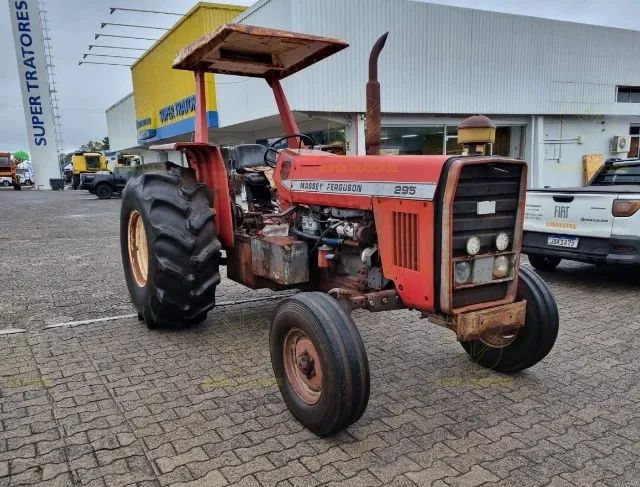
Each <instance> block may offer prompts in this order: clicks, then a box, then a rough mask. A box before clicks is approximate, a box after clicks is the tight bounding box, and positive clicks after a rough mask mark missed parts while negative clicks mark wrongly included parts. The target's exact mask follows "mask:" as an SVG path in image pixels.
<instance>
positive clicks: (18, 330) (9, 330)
mask: <svg viewBox="0 0 640 487" xmlns="http://www.w3.org/2000/svg"><path fill="white" fill-rule="evenodd" d="M26 331H27V330H25V329H23V328H6V329H4V330H0V335H15V334H16V333H25V332H26Z"/></svg>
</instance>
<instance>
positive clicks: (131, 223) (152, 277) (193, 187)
mask: <svg viewBox="0 0 640 487" xmlns="http://www.w3.org/2000/svg"><path fill="white" fill-rule="evenodd" d="M213 217H214V211H213V209H212V208H211V195H210V193H209V190H208V189H207V188H206V186H205V185H203V184H201V183H198V182H197V181H196V179H195V175H194V172H193V171H192V170H191V169H186V168H182V167H179V166H176V165H173V164H171V163H169V164H167V169H166V170H165V171H162V172H158V171H156V172H143V173H140V174H138V175H136V176H135V177H133V178H132V179H131V181H129V183H128V184H127V186H126V188H125V190H124V192H123V198H122V209H121V212H120V248H121V254H122V263H123V267H124V274H125V279H126V281H127V287H128V288H129V293H130V294H131V299H132V301H133V304H134V306H135V307H136V310H137V311H138V313H139V315H141V316H143V317H144V321H145V322H146V324H147V326H148V327H149V328H159V327H174V328H176V327H182V326H185V325H190V324H194V323H198V322H200V321H203V320H204V319H205V318H206V316H207V312H208V311H209V310H210V309H211V308H213V306H214V305H215V291H216V286H217V285H218V283H219V282H220V274H219V272H218V268H219V262H220V241H219V240H218V238H217V232H216V228H215V225H214V219H213Z"/></svg>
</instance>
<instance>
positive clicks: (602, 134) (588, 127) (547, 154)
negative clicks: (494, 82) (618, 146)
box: [535, 116, 640, 187]
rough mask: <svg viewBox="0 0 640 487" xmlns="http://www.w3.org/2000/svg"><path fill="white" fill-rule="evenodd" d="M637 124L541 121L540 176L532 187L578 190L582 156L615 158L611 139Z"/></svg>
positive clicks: (585, 118) (634, 120)
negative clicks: (564, 187)
mask: <svg viewBox="0 0 640 487" xmlns="http://www.w3.org/2000/svg"><path fill="white" fill-rule="evenodd" d="M638 122H640V117H612V116H606V117H604V116H598V117H589V116H579V117H576V116H565V117H558V116H546V117H544V121H543V130H542V136H541V138H540V142H542V144H541V145H542V147H543V149H542V150H541V151H540V154H539V155H538V157H537V159H536V161H535V162H536V164H538V166H539V168H540V172H539V174H540V176H539V178H538V179H537V180H536V181H535V185H536V186H537V187H544V186H550V187H562V186H581V185H582V182H583V181H582V156H583V155H585V154H594V153H595V154H603V155H604V157H605V158H608V157H614V156H616V154H613V153H612V152H611V151H610V144H611V138H612V137H613V136H615V135H628V134H629V127H630V125H631V124H632V123H638ZM618 157H626V154H622V155H618Z"/></svg>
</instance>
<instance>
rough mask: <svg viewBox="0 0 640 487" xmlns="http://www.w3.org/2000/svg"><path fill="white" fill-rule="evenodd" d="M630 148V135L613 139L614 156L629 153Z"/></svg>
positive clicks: (612, 150) (617, 136)
mask: <svg viewBox="0 0 640 487" xmlns="http://www.w3.org/2000/svg"><path fill="white" fill-rule="evenodd" d="M630 148H631V137H630V136H629V135H616V136H614V137H612V138H611V152H612V153H613V154H620V153H622V152H629V149H630Z"/></svg>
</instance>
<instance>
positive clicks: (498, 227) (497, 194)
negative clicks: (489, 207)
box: [451, 163, 522, 308]
mask: <svg viewBox="0 0 640 487" xmlns="http://www.w3.org/2000/svg"><path fill="white" fill-rule="evenodd" d="M521 176H522V166H520V165H516V164H501V163H493V164H477V165H469V166H466V167H463V168H462V171H461V173H460V179H459V181H458V187H457V188H456V195H455V198H454V200H453V213H452V242H451V243H452V256H453V257H459V256H466V255H467V250H466V243H467V240H468V239H469V237H471V236H473V235H475V236H477V237H478V238H479V239H480V242H481V246H482V250H481V251H480V254H483V253H489V252H495V251H496V249H495V238H496V236H497V235H498V233H500V232H506V233H507V234H508V235H509V242H510V243H509V247H508V248H507V249H506V251H511V250H513V237H514V232H515V225H516V219H517V215H518V200H519V198H520V184H521ZM487 201H488V202H493V201H495V213H490V214H486V215H482V214H478V203H480V202H487ZM507 287H508V286H507V285H506V284H505V283H496V284H487V285H483V286H477V287H471V288H466V289H458V290H454V293H453V306H454V308H457V307H461V306H466V305H468V304H474V303H480V302H484V301H493V300H499V299H502V298H504V297H505V294H506V292H507Z"/></svg>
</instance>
